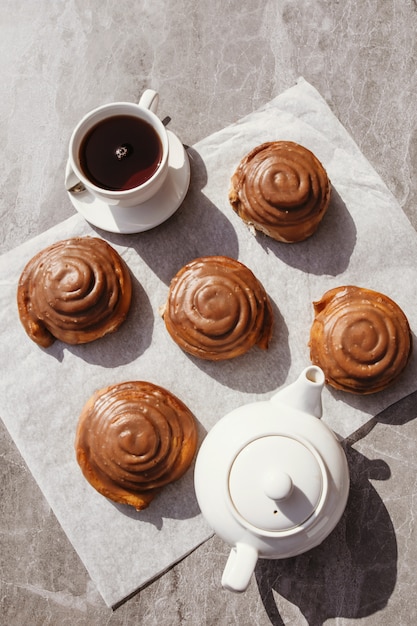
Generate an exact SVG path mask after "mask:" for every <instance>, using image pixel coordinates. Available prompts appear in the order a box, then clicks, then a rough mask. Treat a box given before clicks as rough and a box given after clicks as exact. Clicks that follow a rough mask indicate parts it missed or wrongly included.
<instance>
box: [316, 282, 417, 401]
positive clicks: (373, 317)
mask: <svg viewBox="0 0 417 626" xmlns="http://www.w3.org/2000/svg"><path fill="white" fill-rule="evenodd" d="M313 306H314V312H315V318H314V322H313V324H312V327H311V332H310V343H309V345H310V357H311V361H312V363H313V364H315V365H318V366H319V367H321V368H322V370H323V371H324V374H325V377H326V381H327V382H328V383H329V384H330V385H332V386H333V387H335V388H336V389H342V390H343V391H349V392H352V393H357V394H369V393H375V392H378V391H382V390H383V389H385V388H386V387H388V386H389V385H390V384H391V383H393V382H394V381H395V380H396V379H397V378H398V376H399V375H400V374H401V372H402V371H403V370H404V368H405V366H406V365H407V362H408V359H409V357H410V354H411V350H412V336H411V331H410V327H409V324H408V320H407V318H406V316H405V314H404V312H403V311H402V310H401V308H400V307H399V306H398V305H397V304H396V303H395V302H394V301H393V300H391V298H389V297H388V296H386V295H384V294H381V293H379V292H376V291H372V290H370V289H365V288H362V287H356V286H351V285H350V286H344V287H336V288H335V289H331V290H330V291H327V292H326V293H325V294H324V295H323V297H322V298H321V299H320V300H319V301H317V302H314V303H313Z"/></svg>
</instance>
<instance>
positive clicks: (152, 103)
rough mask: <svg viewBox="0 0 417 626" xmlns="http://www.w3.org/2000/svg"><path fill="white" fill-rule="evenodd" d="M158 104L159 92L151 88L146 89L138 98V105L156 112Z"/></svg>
mask: <svg viewBox="0 0 417 626" xmlns="http://www.w3.org/2000/svg"><path fill="white" fill-rule="evenodd" d="M158 104H159V93H158V92H157V91H154V90H153V89H146V90H145V91H144V92H143V94H142V95H141V98H140V100H139V106H141V107H143V108H144V109H149V110H150V111H152V113H156V110H157V108H158Z"/></svg>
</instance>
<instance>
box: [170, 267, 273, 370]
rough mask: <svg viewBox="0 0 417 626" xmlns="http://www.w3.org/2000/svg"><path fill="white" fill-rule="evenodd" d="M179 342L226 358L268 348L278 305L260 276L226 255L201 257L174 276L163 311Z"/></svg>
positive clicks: (203, 354)
mask: <svg viewBox="0 0 417 626" xmlns="http://www.w3.org/2000/svg"><path fill="white" fill-rule="evenodd" d="M162 314H163V318H164V321H165V325H166V328H167V330H168V332H169V334H170V335H171V337H172V338H173V339H174V341H175V342H176V343H177V344H178V345H179V346H180V347H181V348H182V349H183V350H185V352H188V353H189V354H191V355H193V356H196V357H199V358H202V359H206V360H210V361H220V360H224V359H231V358H234V357H237V356H240V355H242V354H244V353H245V352H247V351H248V350H249V349H250V348H252V347H253V346H254V345H258V346H259V347H260V348H263V349H267V348H268V345H269V341H270V338H271V334H272V308H271V304H270V302H269V299H268V296H267V294H266V292H265V290H264V288H263V286H262V285H261V283H260V282H259V281H258V279H257V278H256V277H255V275H254V274H253V273H252V272H251V271H250V270H249V269H248V268H247V267H246V266H245V265H243V264H242V263H240V262H239V261H236V260H234V259H231V258H229V257H225V256H208V257H200V258H197V259H195V260H194V261H192V262H191V263H188V264H187V265H185V266H184V267H183V268H182V269H181V270H180V271H179V272H178V273H177V275H176V276H175V277H174V278H173V279H172V281H171V285H170V289H169V294H168V299H167V302H166V304H165V307H164V310H163V312H162Z"/></svg>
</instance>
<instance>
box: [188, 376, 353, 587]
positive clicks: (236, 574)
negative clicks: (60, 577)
mask: <svg viewBox="0 0 417 626" xmlns="http://www.w3.org/2000/svg"><path fill="white" fill-rule="evenodd" d="M323 385H324V374H323V372H322V370H321V369H320V368H319V367H316V366H310V367H307V368H306V369H305V370H304V371H303V372H302V373H301V375H300V376H299V378H298V379H297V380H296V381H295V382H294V383H293V384H291V385H289V386H288V387H285V388H284V389H282V390H280V391H279V392H278V393H276V394H275V395H274V396H273V397H272V398H271V400H269V401H261V402H253V403H251V404H247V405H245V406H242V407H240V408H238V409H235V410H234V411H231V412H230V413H228V414H227V415H226V416H225V417H223V418H222V419H221V420H219V422H218V423H217V424H216V425H215V426H214V427H213V428H212V429H211V430H210V431H209V433H208V434H207V436H206V438H205V439H204V441H203V443H202V445H201V447H200V450H199V452H198V455H197V459H196V466H195V475H194V481H195V490H196V495H197V500H198V503H199V506H200V509H201V512H202V514H203V516H204V517H205V518H206V520H207V522H208V523H209V524H210V526H211V527H212V528H213V530H214V531H215V532H216V533H217V534H218V535H219V537H221V538H222V539H223V540H224V541H225V542H226V543H228V544H229V545H231V546H232V550H231V552H230V556H229V558H228V560H227V563H226V567H225V569H224V572H223V577H222V585H223V587H225V588H226V589H230V590H232V591H245V589H246V588H247V586H248V585H249V582H250V579H251V576H252V573H253V571H254V568H255V565H256V562H257V559H258V557H262V558H267V559H283V558H287V557H290V556H295V555H297V554H301V553H303V552H306V551H307V550H310V549H311V548H313V547H315V546H317V545H318V544H320V543H321V542H322V541H323V540H324V539H325V538H326V537H327V536H328V535H329V534H330V532H331V531H332V530H333V529H334V527H335V526H336V524H337V523H338V521H339V520H340V518H341V516H342V514H343V511H344V510H345V507H346V502H347V498H348V492H349V469H348V464H347V460H346V456H345V454H344V451H343V448H342V447H341V445H340V443H339V441H338V440H337V438H336V436H335V434H334V433H333V431H332V430H330V428H329V427H328V426H326V425H325V424H324V423H323V422H322V421H321V420H320V419H317V418H320V417H321V415H322V403H321V392H322V389H323Z"/></svg>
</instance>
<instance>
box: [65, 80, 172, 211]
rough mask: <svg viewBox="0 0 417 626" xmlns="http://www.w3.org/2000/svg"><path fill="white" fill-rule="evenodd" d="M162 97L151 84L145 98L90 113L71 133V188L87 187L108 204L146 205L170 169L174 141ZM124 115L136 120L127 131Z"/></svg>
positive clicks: (69, 173)
mask: <svg viewBox="0 0 417 626" xmlns="http://www.w3.org/2000/svg"><path fill="white" fill-rule="evenodd" d="M158 101H159V96H158V93H157V92H156V91H154V90H152V89H147V90H146V91H145V92H144V94H143V95H142V97H141V98H140V100H139V104H134V103H130V102H114V103H111V104H105V105H103V106H100V107H98V108H96V109H94V110H93V111H90V112H89V113H87V115H85V116H84V117H83V118H82V119H81V121H80V122H79V123H78V124H77V126H76V127H75V129H74V131H73V133H72V135H71V139H70V143H69V166H70V167H69V168H67V169H68V171H67V175H66V180H65V186H66V188H67V190H68V191H73V192H74V193H75V192H76V191H77V189H83V188H85V190H87V191H88V192H89V193H91V194H92V195H93V196H95V197H97V198H99V199H100V200H102V201H104V202H105V203H106V204H109V205H112V206H119V207H132V206H135V205H140V204H142V203H143V202H146V201H147V200H149V199H150V198H152V197H153V196H154V195H155V194H156V193H157V192H158V191H159V190H160V188H161V186H162V185H163V183H164V181H165V179H166V176H167V173H168V152H169V142H168V135H167V131H166V129H165V126H164V125H163V123H162V122H161V120H160V119H159V118H158V117H157V115H156V114H155V112H156V109H157V106H158ZM121 116H123V119H124V120H126V119H129V120H130V122H129V123H130V124H131V126H130V127H128V128H127V129H126V128H124V129H123V132H122V131H121V128H122V126H121V124H122V122H121V119H122V117H121ZM132 117H133V118H136V120H138V123H136V122H135V120H132V119H131V118H132ZM123 123H124V124H125V122H123ZM115 125H116V126H115ZM142 131H143V133H142ZM145 131H146V132H145ZM100 133H101V135H100ZM130 133H131V136H129V135H130ZM133 133H136V138H135V139H134V140H133V139H131V137H133ZM140 133H142V134H143V137H142V135H140ZM145 134H146V140H145V139H143V138H144V137H145ZM100 136H101V139H99V137H100ZM119 136H120V141H119ZM93 137H94V138H93ZM110 137H111V139H110ZM139 139H141V140H140V141H139ZM100 141H101V144H100ZM135 141H136V143H135ZM94 142H95V143H94ZM150 155H152V156H150ZM132 168H133V169H134V170H135V171H134V172H132V171H131V170H132ZM135 168H136V169H135ZM123 172H125V174H124V173H123ZM123 176H125V178H123ZM121 181H122V182H121Z"/></svg>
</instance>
